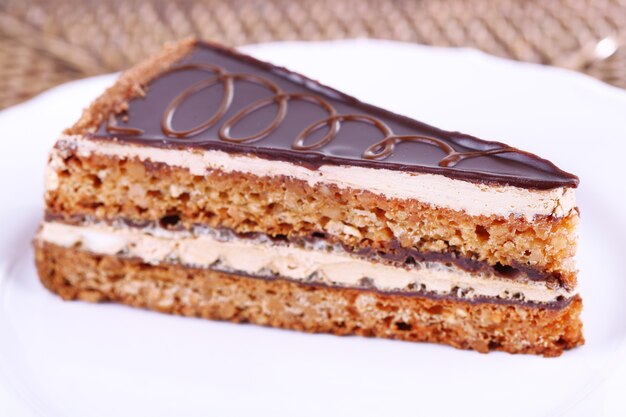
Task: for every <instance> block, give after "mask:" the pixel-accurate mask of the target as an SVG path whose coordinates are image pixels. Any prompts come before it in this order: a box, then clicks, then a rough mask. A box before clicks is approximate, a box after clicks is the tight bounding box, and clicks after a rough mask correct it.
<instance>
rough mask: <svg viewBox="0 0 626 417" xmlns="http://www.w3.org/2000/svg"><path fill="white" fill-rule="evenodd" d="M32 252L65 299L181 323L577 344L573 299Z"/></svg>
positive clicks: (494, 344)
mask: <svg viewBox="0 0 626 417" xmlns="http://www.w3.org/2000/svg"><path fill="white" fill-rule="evenodd" d="M35 249H36V259H37V269H38V271H39V276H40V277H41V279H42V282H43V283H44V285H45V286H46V287H47V288H48V289H50V290H51V291H53V292H55V293H57V294H59V295H60V296H61V297H63V298H64V299H66V300H84V301H92V302H93V301H115V302H121V303H124V304H128V305H131V306H135V307H143V308H149V309H152V310H156V311H160V312H165V313H173V314H181V315H185V316H196V317H204V318H208V319H216V320H230V321H233V322H249V323H254V324H260V325H265V326H273V327H282V328H286V329H292V330H300V331H306V332H316V333H318V332H324V333H334V334H337V335H351V334H354V335H361V336H376V337H387V338H395V339H401V340H408V341H416V342H436V343H443V344H447V345H450V346H453V347H456V348H461V349H474V350H477V351H479V352H488V351H490V350H501V351H505V352H510V353H533V354H539V355H544V356H558V355H560V354H561V353H562V352H563V350H566V349H571V348H573V347H576V346H578V345H581V344H582V343H584V339H583V336H582V332H581V323H580V321H579V320H578V315H579V314H580V310H581V308H582V304H581V301H580V297H575V298H574V299H573V300H572V302H571V303H569V304H567V306H565V307H564V308H561V309H558V310H551V309H546V308H536V307H525V306H515V305H501V304H492V303H480V304H472V303H467V302H460V301H450V300H432V299H429V298H424V297H417V296H406V295H395V294H394V295H391V294H383V293H379V292H373V291H363V290H357V289H337V288H331V287H325V286H314V285H306V284H298V283H294V282H290V281H287V280H281V279H274V280H265V279H254V278H248V277H243V276H237V275H232V274H227V273H222V272H214V271H210V270H194V269H191V268H185V267H181V266H177V265H149V264H144V263H141V262H137V261H133V260H128V259H120V258H118V257H115V256H99V255H94V254H91V253H88V252H85V251H81V250H79V249H66V248H61V247H58V246H55V245H51V244H46V243H38V244H36V245H35ZM85 271H91V272H90V273H89V274H88V275H86V274H85Z"/></svg>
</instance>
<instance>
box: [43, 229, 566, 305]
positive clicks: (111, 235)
mask: <svg viewBox="0 0 626 417" xmlns="http://www.w3.org/2000/svg"><path fill="white" fill-rule="evenodd" d="M37 239H38V240H40V241H44V242H49V243H53V244H56V245H59V246H63V247H74V246H77V247H79V248H80V249H83V250H86V251H89V252H93V253H97V254H103V255H123V256H127V257H136V258H139V259H141V260H142V261H144V262H146V263H150V264H159V263H181V264H184V265H187V266H191V267H198V268H211V269H217V270H222V271H226V272H243V273H246V274H249V275H256V276H280V277H284V278H289V279H292V280H295V281H301V282H307V283H321V284H326V285H334V286H345V287H362V286H364V284H365V283H367V285H369V286H372V287H374V288H376V289H378V290H380V291H391V292H393V291H402V292H411V291H418V290H422V291H429V292H432V293H435V294H438V295H454V296H456V297H461V298H467V299H471V298H475V297H496V298H501V299H504V300H515V301H527V302H537V303H549V302H553V301H557V298H562V297H566V298H569V297H571V296H573V295H575V294H576V291H566V290H565V289H563V288H557V289H550V288H548V287H547V286H546V284H545V283H542V282H532V281H529V282H519V281H513V280H507V279H502V278H499V277H497V276H494V275H488V274H470V273H468V272H466V271H463V270H462V269H459V268H456V267H449V266H446V265H444V264H440V263H435V262H424V263H420V264H418V265H417V266H416V267H414V268H410V269H405V268H401V267H395V266H391V265H386V264H382V263H376V262H369V261H367V260H365V259H361V258H357V257H355V256H352V255H350V254H348V253H345V252H344V253H341V252H337V251H321V250H314V249H309V248H302V247H296V246H293V245H289V244H271V243H269V242H265V243H257V242H254V241H251V240H248V239H241V238H233V239H230V240H220V239H219V238H218V237H216V236H215V235H214V234H208V233H207V234H192V233H189V232H177V231H168V230H165V229H136V228H130V227H124V228H116V227H112V226H108V225H104V224H95V225H86V226H73V225H67V224H63V223H56V222H45V223H44V224H43V225H42V227H41V229H40V231H39V233H38V236H37Z"/></svg>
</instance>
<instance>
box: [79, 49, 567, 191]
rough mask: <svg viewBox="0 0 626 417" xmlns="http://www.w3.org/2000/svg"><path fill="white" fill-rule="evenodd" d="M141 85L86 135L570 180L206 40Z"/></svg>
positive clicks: (477, 175) (480, 175)
mask: <svg viewBox="0 0 626 417" xmlns="http://www.w3.org/2000/svg"><path fill="white" fill-rule="evenodd" d="M146 90H147V94H145V96H143V97H140V98H135V99H132V100H130V102H129V103H128V110H127V111H126V112H125V113H124V114H119V115H115V116H111V117H110V119H109V120H108V122H107V123H104V124H103V125H102V126H100V127H99V129H98V130H97V131H96V132H95V133H93V134H91V137H93V138H94V139H112V138H116V139H117V140H119V141H126V142H132V143H138V144H143V145H148V146H156V147H166V148H188V147H191V148H200V149H216V150H223V151H225V152H229V153H239V154H254V155H257V156H259V157H261V158H266V159H271V160H286V161H289V162H292V163H298V164H301V165H304V166H307V167H310V168H312V169H315V168H317V167H319V166H320V165H324V164H334V165H356V166H362V167H370V168H385V169H391V170H400V171H410V172H420V173H433V174H441V175H445V176H447V177H450V178H455V179H461V180H466V181H473V182H486V183H495V184H508V185H514V186H518V187H523V188H536V189H549V188H556V187H576V186H577V185H578V178H577V177H576V176H575V175H572V174H569V173H567V172H564V171H562V170H560V169H559V168H557V167H556V166H555V165H554V164H552V163H551V162H549V161H547V160H544V159H541V158H539V157H537V156H536V155H533V154H530V153H527V152H524V151H521V150H518V149H516V148H512V147H509V146H507V145H505V144H503V143H499V142H488V141H483V140H480V139H477V138H475V137H472V136H469V135H465V134H462V133H458V132H447V131H443V130H440V129H437V128H435V127H432V126H429V125H426V124H424V123H422V122H419V121H417V120H413V119H410V118H408V117H404V116H400V115H397V114H394V113H392V112H389V111H387V110H384V109H380V108H378V107H375V106H372V105H370V104H366V103H363V102H361V101H359V100H357V99H356V98H354V97H351V96H348V95H346V94H344V93H341V92H339V91H337V90H334V89H332V88H329V87H327V86H324V85H322V84H320V83H318V82H316V81H314V80H311V79H309V78H306V77H304V76H302V75H300V74H297V73H294V72H292V71H289V70H287V69H285V68H281V67H277V66H274V65H271V64H269V63H265V62H262V61H259V60H257V59H254V58H252V57H249V56H247V55H243V54H240V53H238V52H236V51H233V50H231V49H228V48H224V47H221V46H217V45H214V44H210V43H204V42H198V43H197V44H196V45H195V47H194V49H193V50H192V52H191V53H190V54H188V55H187V56H186V57H184V58H183V59H182V60H180V61H179V62H178V63H177V64H175V65H174V66H172V67H171V68H170V69H169V70H168V71H166V72H164V73H163V74H161V75H160V76H159V77H157V78H156V79H155V80H153V81H152V82H150V83H149V84H148V85H147V86H146ZM398 93H399V94H400V93H401V92H398Z"/></svg>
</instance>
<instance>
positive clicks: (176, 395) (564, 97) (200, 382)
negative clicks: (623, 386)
mask: <svg viewBox="0 0 626 417" xmlns="http://www.w3.org/2000/svg"><path fill="white" fill-rule="evenodd" d="M245 50H246V51H248V52H250V53H253V54H254V55H257V56H258V57H261V58H264V59H268V60H271V61H274V62H276V63H278V64H283V65H288V66H290V67H291V68H293V69H295V70H298V71H301V72H304V73H306V74H308V75H310V76H312V77H314V78H318V79H320V80H321V81H323V82H325V83H328V84H331V85H333V86H336V87H338V88H340V89H342V90H345V91H346V92H348V93H351V94H354V95H356V96H358V97H360V98H362V99H364V100H366V101H370V102H373V103H375V104H378V105H380V106H383V107H387V108H389V109H391V110H394V111H396V112H399V113H403V114H406V115H409V116H414V117H417V118H420V119H422V120H425V121H427V122H429V123H432V124H435V125H438V126H440V127H443V128H448V129H454V130H461V131H465V132H467V133H471V134H475V135H477V136H480V137H485V138H488V139H496V140H504V141H506V142H508V143H510V144H512V145H515V146H519V147H522V148H525V149H527V150H530V151H534V152H537V153H539V154H541V155H542V156H544V157H547V158H549V159H552V160H554V161H555V162H556V163H557V164H559V165H560V166H561V167H562V168H564V169H566V170H569V171H573V172H575V173H577V174H578V175H579V176H580V177H581V186H580V189H579V193H578V197H579V202H580V207H581V210H582V227H581V230H580V232H581V243H580V248H579V266H580V270H581V273H580V282H581V292H582V295H583V297H584V303H585V310H584V313H583V320H584V323H585V336H586V338H587V344H586V345H585V346H584V347H582V348H579V349H575V350H573V351H571V352H567V353H565V354H564V355H563V356H562V357H560V358H558V359H544V358H540V357H534V356H525V355H518V356H514V355H508V354H503V353H494V354H489V355H481V354H478V353H475V352H466V351H459V350H455V349H452V348H448V347H444V346H437V345H429V344H411V343H403V342H394V341H388V340H377V339H365V338H358V337H345V338H340V337H334V336H326V335H308V334H302V333H296V332H289V331H282V330H275V329H267V328H262V327H256V326H250V325H232V324H228V323H217V322H210V321H204V320H197V319H189V318H181V317H174V316H168V315H163V314H157V313H152V312H147V311H142V310H136V309H131V308H128V307H123V306H119V305H112V304H108V305H107V304H102V305H94V304H86V303H82V302H63V301H61V300H60V299H59V298H58V297H56V296H55V295H52V294H51V293H49V292H48V291H46V290H45V289H44V288H43V287H42V286H41V285H40V283H39V281H38V279H37V276H36V274H35V270H34V268H33V261H32V258H33V254H32V250H31V248H30V239H31V236H32V235H33V233H34V231H35V228H36V227H37V223H38V222H39V220H40V218H41V214H42V198H41V195H42V182H43V181H42V177H43V174H42V172H43V167H44V164H45V159H46V152H47V151H48V149H49V148H50V147H51V146H52V144H53V141H54V139H55V137H56V136H57V134H58V133H59V131H60V130H61V129H62V128H63V127H66V126H69V125H70V124H71V123H72V122H73V121H74V120H75V119H76V118H77V117H78V115H79V112H80V110H81V108H82V107H84V106H85V105H87V104H88V102H89V101H90V100H91V99H92V98H94V97H95V96H96V95H97V94H99V93H100V92H101V91H102V90H103V88H104V87H105V86H107V85H108V84H110V83H111V82H112V81H113V76H103V77H97V78H92V79H86V80H82V81H76V82H73V83H70V84H66V85H63V86H61V87H58V88H55V89H53V90H51V91H49V92H47V93H45V94H43V95H41V96H40V97H38V98H36V99H34V100H31V101H30V102H28V103H26V104H22V105H20V106H17V107H14V108H12V109H9V110H6V111H4V112H2V113H1V114H0V127H1V131H2V148H1V149H2V153H1V155H2V156H1V159H2V160H1V164H0V165H1V167H0V169H1V170H2V172H1V176H0V185H1V189H2V190H3V197H2V199H3V200H2V204H1V208H0V214H1V215H0V222H1V224H0V226H1V229H0V230H1V231H2V236H3V237H2V241H1V242H0V245H1V246H0V250H1V252H0V278H1V279H0V288H1V298H0V337H1V341H0V357H1V365H2V368H1V369H2V374H1V375H0V386H2V388H3V390H4V392H5V394H4V395H5V397H6V398H9V399H10V400H11V401H12V402H13V403H19V404H21V405H23V406H24V407H23V410H30V411H29V412H32V413H33V414H36V413H37V412H39V414H42V415H46V416H85V415H89V416H96V415H98V416H100V415H101V416H113V415H129V416H131V415H132V416H138V415H150V416H172V415H185V416H196V415H197V416H200V415H215V416H230V415H245V416H250V415H271V416H283V415H284V416H293V415H299V416H323V415H359V416H368V415H381V414H382V413H384V414H385V415H395V416H404V415H417V414H421V415H435V414H440V415H450V416H458V415H476V414H477V413H480V414H481V415H483V416H491V415H501V414H502V413H503V412H504V414H506V415H510V416H525V417H528V416H537V415H550V416H554V415H560V414H568V415H581V414H580V413H581V411H580V410H585V409H589V407H594V406H589V401H588V400H587V398H588V397H589V396H590V395H591V394H593V392H595V390H596V388H597V387H598V386H599V385H600V384H601V383H602V381H603V380H604V379H605V378H606V377H607V376H608V375H609V374H610V371H611V370H612V369H613V368H614V367H615V366H616V365H617V361H618V357H619V356H618V352H619V350H620V344H622V343H623V342H624V340H625V335H626V324H625V320H624V317H626V303H624V302H623V298H622V297H623V295H624V294H626V291H625V290H626V279H624V278H625V277H624V271H625V270H626V261H625V259H624V258H625V257H624V253H623V250H624V245H623V241H621V240H620V237H621V236H624V233H626V227H625V225H624V223H623V220H622V216H621V212H622V211H623V210H624V209H625V208H626V202H625V197H624V195H623V192H622V193H617V194H622V195H617V194H616V193H615V192H613V190H614V188H615V187H620V189H621V190H622V191H623V190H624V185H623V181H624V177H625V176H624V174H623V171H622V169H621V168H619V166H620V165H621V164H622V163H623V161H624V158H625V156H624V155H625V154H624V153H623V150H622V153H620V151H619V147H620V141H622V140H623V139H624V138H626V123H625V122H624V115H625V114H626V93H625V92H623V91H621V90H617V89H614V88H611V87H608V86H606V85H604V84H602V83H600V82H597V81H594V80H592V79H590V78H587V77H584V76H582V75H579V74H574V73H570V72H567V71H563V70H557V69H552V68H545V67H539V66H534V65H526V64H520V63H514V62H509V61H505V60H501V59H496V58H493V57H489V56H486V55H484V54H481V53H478V52H475V51H471V50H463V49H434V48H428V47H420V46H416V45H410V44H401V43H392V42H383V41H342V42H327V43H277V44H266V45H256V46H250V47H247V48H245ZM622 149H623V148H622ZM6 393H9V394H6ZM0 410H1V409H0ZM23 412H24V413H26V412H27V411H23Z"/></svg>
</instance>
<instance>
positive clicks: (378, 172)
mask: <svg viewBox="0 0 626 417" xmlns="http://www.w3.org/2000/svg"><path fill="white" fill-rule="evenodd" d="M70 149H72V150H75V151H76V152H77V153H78V154H79V155H81V156H89V155H91V154H92V153H96V154H102V155H108V156H112V157H116V158H122V159H124V158H137V159H139V160H141V161H151V162H157V163H164V164H167V165H170V166H175V167H180V168H185V169H187V170H189V172H190V173H191V174H193V175H205V174H206V173H207V172H208V171H210V170H221V171H223V172H241V173H246V174H252V175H257V176H287V177H292V178H296V179H299V180H302V181H305V182H307V183H308V184H309V185H311V186H314V185H315V184H318V183H327V184H334V185H336V186H338V187H340V188H351V189H356V190H359V189H364V190H368V191H371V192H374V193H377V194H381V195H384V196H385V197H388V198H397V199H411V200H417V201H420V202H423V203H427V204H430V205H432V206H435V207H443V208H448V209H452V210H457V211H462V212H466V213H468V214H470V215H473V216H479V215H485V216H492V215H495V216H503V217H508V216H509V215H511V214H512V215H514V216H516V217H523V218H525V219H526V220H528V221H532V219H533V218H534V217H535V216H537V215H548V216H556V217H562V216H567V215H568V214H569V213H570V212H571V211H572V210H574V209H575V207H576V200H575V197H574V190H573V189H571V188H566V187H562V188H556V189H551V190H531V189H524V188H519V187H513V186H496V185H487V184H481V183H472V182H467V181H461V180H455V179H451V178H448V177H445V176H443V175H432V174H418V173H411V172H402V171H394V170H388V169H373V168H363V167H357V166H347V165H346V166H340V165H323V166H321V167H319V168H318V169H316V170H312V169H309V168H306V167H304V166H300V165H296V164H292V163H289V162H284V161H270V160H267V159H263V158H259V157H256V156H249V155H231V154H228V153H226V152H222V151H215V150H205V151H202V150H197V149H195V150H177V149H162V148H155V147H148V146H141V145H133V144H128V143H120V142H115V141H93V140H88V139H85V138H83V137H80V136H63V137H61V138H60V139H59V141H58V143H57V147H56V148H55V149H54V150H53V151H52V154H51V157H50V163H49V165H48V170H47V173H46V188H47V189H48V190H54V189H55V188H56V186H57V183H58V180H57V174H56V170H57V169H59V168H60V167H61V166H62V160H63V158H64V155H65V154H66V152H68V150H70Z"/></svg>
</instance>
